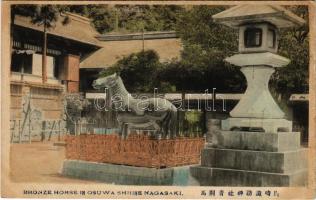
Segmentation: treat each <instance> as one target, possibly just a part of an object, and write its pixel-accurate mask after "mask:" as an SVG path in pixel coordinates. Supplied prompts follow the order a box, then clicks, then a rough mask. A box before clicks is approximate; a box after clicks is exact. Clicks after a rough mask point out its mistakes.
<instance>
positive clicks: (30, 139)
mask: <svg viewBox="0 0 316 200" xmlns="http://www.w3.org/2000/svg"><path fill="white" fill-rule="evenodd" d="M30 112H31V111H30ZM31 135H32V131H31V114H29V143H30V144H31V143H32V136H31Z"/></svg>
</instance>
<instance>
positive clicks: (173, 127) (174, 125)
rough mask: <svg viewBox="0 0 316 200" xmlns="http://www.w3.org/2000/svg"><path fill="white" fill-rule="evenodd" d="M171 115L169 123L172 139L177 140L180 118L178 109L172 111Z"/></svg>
mask: <svg viewBox="0 0 316 200" xmlns="http://www.w3.org/2000/svg"><path fill="white" fill-rule="evenodd" d="M170 115H171V116H170V118H169V121H168V129H169V133H170V137H171V138H175V137H177V118H178V117H177V116H178V112H177V109H176V108H174V109H172V110H170Z"/></svg>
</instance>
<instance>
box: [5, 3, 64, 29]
mask: <svg viewBox="0 0 316 200" xmlns="http://www.w3.org/2000/svg"><path fill="white" fill-rule="evenodd" d="M65 11H67V6H61V5H34V4H33V5H23V4H21V5H12V6H11V21H12V22H13V21H14V18H15V15H22V16H26V17H30V18H31V22H32V23H34V24H38V25H44V26H45V28H53V27H54V26H55V22H56V21H57V20H58V17H59V15H60V13H62V12H65ZM68 22H69V18H68V17H65V18H64V19H63V21H62V23H63V24H64V25H65V24H67V23H68Z"/></svg>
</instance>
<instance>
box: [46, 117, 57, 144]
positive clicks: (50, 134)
mask: <svg viewBox="0 0 316 200" xmlns="http://www.w3.org/2000/svg"><path fill="white" fill-rule="evenodd" d="M55 124H56V121H54V122H53V126H52V129H51V130H50V132H49V136H48V141H50V139H51V137H52V133H53V131H54V128H55Z"/></svg>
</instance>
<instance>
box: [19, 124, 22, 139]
mask: <svg viewBox="0 0 316 200" xmlns="http://www.w3.org/2000/svg"><path fill="white" fill-rule="evenodd" d="M21 142H22V131H21V120H19V143H21Z"/></svg>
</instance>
